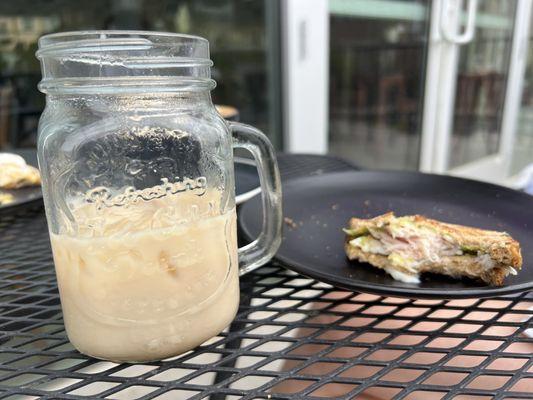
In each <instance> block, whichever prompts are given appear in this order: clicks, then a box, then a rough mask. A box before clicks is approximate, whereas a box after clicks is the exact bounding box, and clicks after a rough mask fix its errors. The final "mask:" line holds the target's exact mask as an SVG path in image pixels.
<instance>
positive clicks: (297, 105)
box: [281, 0, 329, 154]
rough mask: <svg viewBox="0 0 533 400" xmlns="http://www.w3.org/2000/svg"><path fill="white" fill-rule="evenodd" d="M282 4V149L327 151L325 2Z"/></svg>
mask: <svg viewBox="0 0 533 400" xmlns="http://www.w3.org/2000/svg"><path fill="white" fill-rule="evenodd" d="M312 3H313V4H312V5H310V3H309V0H283V1H282V2H281V17H282V19H281V27H282V28H281V29H282V31H281V36H282V43H283V46H282V55H283V57H282V75H283V79H282V84H283V89H282V92H283V132H284V149H285V151H288V152H295V153H296V152H297V153H317V154H325V153H326V152H327V150H328V118H329V116H328V105H329V95H328V93H329V82H328V81H329V79H328V78H329V9H328V3H329V1H328V0H313V1H312Z"/></svg>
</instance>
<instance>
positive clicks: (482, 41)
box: [449, 0, 516, 168]
mask: <svg viewBox="0 0 533 400" xmlns="http://www.w3.org/2000/svg"><path fill="white" fill-rule="evenodd" d="M515 9H516V2H514V1H505V0H483V1H480V2H478V13H477V18H476V32H475V35H474V39H473V40H472V41H471V42H470V43H468V44H466V45H464V46H461V47H460V50H459V51H460V53H459V65H458V74H457V86H456V95H455V115H454V121H453V129H452V141H451V151H450V164H449V167H450V168H453V167H457V166H459V165H462V164H465V163H468V162H470V161H474V160H476V159H478V158H481V157H484V156H487V155H489V154H494V153H496V152H497V151H498V148H499V143H500V130H501V122H502V112H503V104H504V100H505V87H506V81H507V73H508V71H509V59H510V53H511V46H512V38H513V21H514V14H515Z"/></svg>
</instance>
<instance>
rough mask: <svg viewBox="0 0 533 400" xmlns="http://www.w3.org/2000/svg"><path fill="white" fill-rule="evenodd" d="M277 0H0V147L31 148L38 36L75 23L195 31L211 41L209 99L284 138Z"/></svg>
mask: <svg viewBox="0 0 533 400" xmlns="http://www.w3.org/2000/svg"><path fill="white" fill-rule="evenodd" d="M277 10H279V2H278V1H272V0H253V1H249V0H219V1H216V0H158V1H151V0H90V1H70V0H18V1H2V2H0V46H1V50H0V150H2V149H7V148H20V147H33V146H35V143H36V131H37V129H36V128H37V123H38V118H39V116H40V113H41V111H42V109H43V107H44V95H42V94H41V93H39V92H38V91H37V83H38V82H39V80H40V69H39V63H38V61H37V59H36V58H35V55H34V54H35V50H36V48H37V39H38V38H39V36H41V35H43V34H46V33H50V32H57V31H68V30H80V29H142V30H160V31H170V32H181V33H190V34H196V35H200V36H203V37H206V38H207V39H208V40H209V41H210V43H211V57H212V59H213V61H214V63H215V65H214V68H213V70H212V73H213V78H214V79H215V80H216V81H217V82H218V87H217V88H216V89H215V90H214V91H213V101H214V102H215V103H216V104H224V105H229V106H233V107H236V108H237V109H238V111H239V114H240V120H241V121H243V122H246V123H249V124H252V125H255V126H257V127H258V128H260V129H262V130H264V132H265V133H266V134H267V135H269V136H270V137H271V140H273V141H274V142H275V143H277V144H279V143H281V130H280V126H281V121H280V109H279V107H280V104H281V101H280V98H281V95H280V83H279V71H278V69H279V68H280V66H279V61H276V60H278V59H279V55H278V53H279V51H280V49H279V40H278V37H279V36H278V35H279V29H272V28H273V27H275V26H277V25H276V24H277V23H278V20H279V17H278V15H277V14H276V12H277Z"/></svg>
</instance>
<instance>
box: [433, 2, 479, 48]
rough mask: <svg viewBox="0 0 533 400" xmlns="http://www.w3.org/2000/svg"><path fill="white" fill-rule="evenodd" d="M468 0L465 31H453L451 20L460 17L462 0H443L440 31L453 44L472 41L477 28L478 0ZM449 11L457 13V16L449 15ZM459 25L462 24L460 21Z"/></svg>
mask: <svg viewBox="0 0 533 400" xmlns="http://www.w3.org/2000/svg"><path fill="white" fill-rule="evenodd" d="M466 1H467V14H466V26H465V30H464V32H463V33H457V32H452V31H451V28H450V25H451V24H450V20H453V19H454V18H456V19H459V18H460V11H461V10H460V7H459V6H460V4H461V3H462V2H460V1H457V0H452V1H450V0H443V1H442V3H441V4H442V8H441V13H440V31H441V34H442V37H443V38H444V39H445V40H446V41H448V42H450V43H453V44H465V43H468V42H470V41H471V40H472V39H473V37H474V33H475V30H476V13H477V0H466ZM449 13H452V14H453V13H457V15H456V16H453V15H452V16H451V18H450V15H448V14H449ZM457 25H460V23H458V24H457Z"/></svg>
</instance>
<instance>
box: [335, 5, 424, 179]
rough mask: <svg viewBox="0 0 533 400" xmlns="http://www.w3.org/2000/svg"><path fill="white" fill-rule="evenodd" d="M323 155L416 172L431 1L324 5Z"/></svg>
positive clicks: (373, 165) (374, 166)
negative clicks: (325, 108) (325, 134)
mask: <svg viewBox="0 0 533 400" xmlns="http://www.w3.org/2000/svg"><path fill="white" fill-rule="evenodd" d="M329 8H330V32H331V33H330V72H329V88H330V93H329V98H330V100H329V152H330V153H332V154H335V155H337V156H340V157H344V158H346V159H348V160H351V161H353V162H354V163H355V164H357V165H360V166H363V167H367V168H386V169H417V168H418V161H419V151H420V132H421V115H422V106H423V101H422V100H423V90H424V73H425V68H424V66H425V58H426V48H427V43H428V41H427V37H428V30H429V8H430V2H429V1H384V0H374V1H373V0H365V1H345V0H330V2H329Z"/></svg>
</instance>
